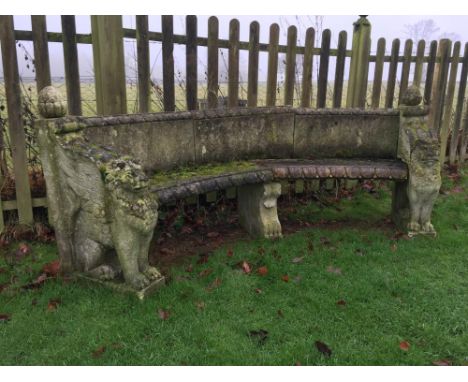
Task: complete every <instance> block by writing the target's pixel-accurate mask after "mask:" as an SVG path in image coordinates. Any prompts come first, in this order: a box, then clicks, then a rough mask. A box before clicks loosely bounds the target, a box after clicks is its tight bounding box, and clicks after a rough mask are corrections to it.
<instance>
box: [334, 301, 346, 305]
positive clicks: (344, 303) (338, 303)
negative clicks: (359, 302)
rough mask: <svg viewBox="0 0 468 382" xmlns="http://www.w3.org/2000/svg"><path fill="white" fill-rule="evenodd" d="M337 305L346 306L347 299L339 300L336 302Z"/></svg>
mask: <svg viewBox="0 0 468 382" xmlns="http://www.w3.org/2000/svg"><path fill="white" fill-rule="evenodd" d="M336 305H340V306H346V301H345V300H338V301H337V302H336Z"/></svg>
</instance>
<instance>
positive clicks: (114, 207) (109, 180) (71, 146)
mask: <svg viewBox="0 0 468 382" xmlns="http://www.w3.org/2000/svg"><path fill="white" fill-rule="evenodd" d="M39 109H40V111H41V113H42V116H43V117H44V118H54V117H60V116H62V115H63V112H64V107H63V104H62V103H61V101H60V97H59V94H58V93H57V91H56V90H55V89H54V88H52V87H47V88H45V89H43V90H42V91H41V93H40V95H39ZM38 125H39V128H38V140H39V145H40V151H41V160H42V163H43V166H44V175H45V178H46V182H47V188H48V190H47V191H48V192H47V197H48V202H49V208H50V210H49V212H50V217H51V222H52V223H53V225H54V227H55V231H56V237H57V243H58V248H59V252H60V258H61V263H62V267H64V266H65V268H66V269H65V271H66V272H68V273H71V272H78V273H80V274H82V275H86V276H88V277H90V278H93V279H97V280H99V281H100V282H104V283H107V284H106V285H109V286H110V287H112V288H115V289H120V290H134V291H136V292H137V295H138V296H139V297H140V298H142V297H143V296H144V295H145V294H146V293H147V292H148V293H149V292H150V291H151V290H153V289H155V288H156V286H157V285H159V284H162V283H163V282H164V277H163V276H162V275H161V274H160V273H159V271H158V270H157V269H156V268H154V267H151V266H150V265H149V263H148V251H149V246H150V242H151V239H152V237H153V231H154V228H155V225H156V222H157V218H158V202H157V200H156V195H155V194H154V193H152V192H151V191H150V190H149V182H148V178H147V176H146V174H145V173H144V172H143V170H142V168H141V166H140V164H139V163H138V162H137V161H135V160H133V159H132V158H130V157H128V156H121V155H119V154H118V153H117V152H116V151H115V150H114V149H112V148H109V147H101V146H99V145H96V144H93V142H89V141H88V140H86V138H85V137H84V135H83V133H82V131H81V130H80V128H79V126H74V128H73V129H70V131H68V132H66V133H65V134H64V133H63V132H59V131H57V130H56V127H55V124H53V123H50V124H49V123H48V121H47V120H43V121H40V123H39V124H38ZM121 275H123V280H120V282H119V279H121V277H120V276H121ZM114 279H115V280H114ZM111 281H112V282H111ZM114 281H115V282H114ZM122 281H123V283H122Z"/></svg>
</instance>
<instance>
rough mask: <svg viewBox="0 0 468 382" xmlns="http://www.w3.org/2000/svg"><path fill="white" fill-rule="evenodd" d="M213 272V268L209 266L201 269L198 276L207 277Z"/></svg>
mask: <svg viewBox="0 0 468 382" xmlns="http://www.w3.org/2000/svg"><path fill="white" fill-rule="evenodd" d="M212 272H213V269H211V268H207V269H205V270H203V271H201V272H200V273H199V274H198V276H200V277H206V276H208V275H209V274H211V273H212Z"/></svg>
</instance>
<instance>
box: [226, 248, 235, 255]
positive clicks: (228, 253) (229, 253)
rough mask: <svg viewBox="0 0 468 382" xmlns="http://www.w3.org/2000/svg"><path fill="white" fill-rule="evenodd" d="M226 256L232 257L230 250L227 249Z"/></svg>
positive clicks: (232, 253)
mask: <svg viewBox="0 0 468 382" xmlns="http://www.w3.org/2000/svg"><path fill="white" fill-rule="evenodd" d="M226 255H227V257H232V256H233V255H234V252H232V249H228V251H227V253H226Z"/></svg>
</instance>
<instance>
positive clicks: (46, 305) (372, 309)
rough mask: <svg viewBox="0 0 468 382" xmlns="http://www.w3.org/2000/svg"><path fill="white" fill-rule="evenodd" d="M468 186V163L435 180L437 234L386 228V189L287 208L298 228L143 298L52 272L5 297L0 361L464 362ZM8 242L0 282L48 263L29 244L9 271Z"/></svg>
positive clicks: (213, 258)
mask: <svg viewBox="0 0 468 382" xmlns="http://www.w3.org/2000/svg"><path fill="white" fill-rule="evenodd" d="M467 190H468V169H466V168H465V170H464V174H463V175H462V178H461V180H459V181H458V182H456V184H454V182H453V181H452V180H448V179H447V178H445V180H444V186H443V192H442V194H441V195H440V197H439V199H438V201H437V204H436V207H435V211H434V214H433V222H434V225H435V227H436V229H437V230H438V233H439V236H438V237H437V238H436V239H431V238H425V237H416V238H414V239H408V238H407V237H406V236H404V235H400V234H398V233H396V231H395V229H394V227H393V226H392V225H391V224H389V223H388V215H389V211H390V194H389V192H388V190H386V189H385V188H384V189H381V190H378V191H377V192H374V193H369V192H366V191H365V190H360V191H357V192H356V193H355V194H354V195H353V196H352V197H350V198H349V199H348V198H342V199H340V201H338V202H336V203H333V204H332V205H331V206H329V207H326V208H319V205H318V204H317V202H315V201H310V202H309V203H308V204H306V205H302V204H300V203H297V204H296V205H293V206H292V207H291V208H289V209H285V210H283V211H282V213H283V215H282V218H283V219H284V220H289V219H290V220H294V219H295V220H296V221H298V220H301V221H302V222H304V224H303V225H304V227H305V228H304V229H301V230H299V231H297V232H295V233H292V234H288V235H286V236H285V237H284V238H283V239H282V240H278V241H267V240H252V239H248V237H247V236H245V238H244V239H242V240H237V241H236V242H235V243H233V244H232V243H227V244H226V245H225V246H223V247H222V248H220V249H218V250H217V251H215V253H213V254H212V255H210V256H208V257H207V258H206V257H205V258H202V257H190V258H187V259H186V261H185V262H184V263H183V264H179V265H175V266H174V267H172V268H171V271H170V275H169V276H170V279H171V281H170V282H169V283H168V285H167V286H166V287H164V288H163V289H161V290H160V291H159V292H158V293H156V294H155V295H153V296H151V297H149V298H148V299H147V300H145V301H143V302H140V301H137V300H136V299H135V298H133V297H130V296H123V295H119V294H115V293H113V292H111V291H109V290H106V289H104V288H101V287H94V288H90V287H89V286H87V285H85V284H81V283H77V282H70V281H68V282H65V281H63V280H57V279H55V278H54V279H50V280H46V281H45V282H44V284H43V285H42V286H41V287H40V288H37V289H27V290H18V291H17V292H15V293H13V294H11V292H10V291H7V290H4V291H3V292H1V293H0V314H3V315H7V316H0V317H3V318H2V319H0V354H1V355H2V356H1V357H0V364H3V365H294V364H302V365H432V364H433V363H434V362H436V363H437V362H439V363H450V364H453V365H468V304H467V296H468V236H467V234H468V192H467ZM307 226H308V227H307ZM18 245H19V244H18V243H13V244H12V245H11V246H10V247H9V248H8V249H4V250H3V255H2V256H1V257H0V269H1V272H0V284H2V283H3V284H5V283H7V282H9V281H11V279H12V278H14V277H16V279H14V280H13V281H14V282H15V284H16V285H24V284H26V283H28V282H31V280H34V279H35V278H37V276H38V275H39V274H40V270H41V268H42V266H43V264H45V263H47V262H50V261H52V260H54V259H55V258H56V256H57V249H56V247H55V246H54V245H50V244H49V245H46V244H39V243H31V244H30V245H31V248H32V252H31V254H29V255H27V256H25V258H24V259H23V260H21V261H20V262H19V263H18V264H17V265H15V266H14V267H10V266H9V265H8V261H7V259H8V258H9V257H8V253H11V251H13V252H14V251H16V249H17V248H18ZM230 255H231V256H230ZM200 259H206V262H203V261H199V260H200ZM243 262H245V263H243ZM242 264H244V266H243V267H242ZM262 267H263V268H262ZM259 269H260V271H259ZM249 270H250V272H249V273H246V271H249ZM316 341H320V342H321V343H322V344H319V343H318V342H316ZM317 345H318V346H317ZM318 348H320V349H321V350H322V351H319V349H318ZM329 350H331V354H330V352H329Z"/></svg>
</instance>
